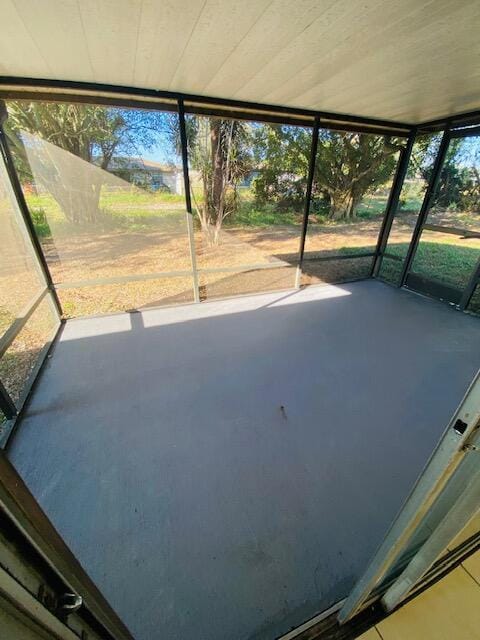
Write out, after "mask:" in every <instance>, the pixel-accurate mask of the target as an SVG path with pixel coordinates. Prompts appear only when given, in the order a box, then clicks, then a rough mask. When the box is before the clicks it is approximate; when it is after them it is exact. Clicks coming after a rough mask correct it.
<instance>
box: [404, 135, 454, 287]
mask: <svg viewBox="0 0 480 640" xmlns="http://www.w3.org/2000/svg"><path fill="white" fill-rule="evenodd" d="M449 144H450V124H448V125H447V128H446V129H445V131H444V133H443V137H442V141H441V143H440V148H439V150H438V153H437V158H436V160H435V164H434V167H433V171H432V175H431V176H430V181H429V184H428V187H427V191H426V193H425V197H424V198H423V202H422V207H421V209H420V213H419V214H418V218H417V224H416V225H415V229H414V232H413V235H412V240H411V242H410V246H409V247H408V252H407V255H406V257H405V261H404V263H403V270H402V277H401V279H400V285H399V286H401V287H402V286H403V285H404V284H405V281H406V279H407V276H408V274H409V272H410V268H411V266H412V263H413V260H414V258H415V253H416V252H417V247H418V242H419V240H420V236H421V235H422V231H423V226H424V224H425V221H426V219H427V216H428V212H429V211H430V207H431V204H432V201H433V198H434V196H435V194H436V192H437V188H438V183H439V181H440V173H441V171H442V167H443V163H444V161H445V157H446V155H447V150H448V145H449Z"/></svg>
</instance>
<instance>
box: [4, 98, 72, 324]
mask: <svg viewBox="0 0 480 640" xmlns="http://www.w3.org/2000/svg"><path fill="white" fill-rule="evenodd" d="M7 118H8V113H7V108H6V106H5V103H4V102H2V101H1V100H0V154H1V155H2V157H3V160H4V162H5V167H6V169H7V174H8V177H9V180H10V184H11V186H12V189H13V193H14V195H15V198H16V200H17V204H18V208H19V211H20V214H21V216H22V218H23V221H24V223H25V226H26V228H27V233H28V237H29V240H30V242H31V244H32V247H33V250H34V253H35V257H36V259H37V262H38V264H39V266H40V270H41V273H42V275H43V277H44V278H45V283H46V285H47V287H48V289H49V291H50V294H51V298H52V301H53V305H54V308H55V312H56V314H57V320H60V319H61V317H62V313H63V312H62V306H61V304H60V300H59V298H58V295H57V292H56V290H55V285H54V284H53V280H52V275H51V273H50V269H49V268H48V264H47V261H46V259H45V256H44V254H43V250H42V247H41V245H40V242H39V240H38V236H37V233H36V231H35V226H34V224H33V221H32V218H31V216H30V210H29V208H28V205H27V203H26V200H25V196H24V195H23V190H22V186H21V184H20V180H19V178H18V174H17V170H16V169H15V164H14V162H13V158H12V154H11V152H10V149H9V146H8V142H7V136H6V134H5V131H4V129H3V124H4V122H5V121H6V120H7Z"/></svg>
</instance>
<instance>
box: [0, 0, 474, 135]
mask: <svg viewBox="0 0 480 640" xmlns="http://www.w3.org/2000/svg"><path fill="white" fill-rule="evenodd" d="M0 11H1V13H0V15H1V24H2V27H1V34H0V75H4V76H19V77H32V78H48V79H60V80H76V81H87V82H98V83H109V84H118V85H124V86H134V87H140V88H151V89H163V90H173V91H180V92H184V93H196V94H202V95H208V96H215V97H222V98H234V99H238V100H248V101H254V102H264V103H269V104H278V105H287V106H293V107H302V108H310V109H316V110H325V111H332V112H337V113H348V114H353V115H357V116H365V117H377V118H384V119H390V120H396V121H399V122H407V123H418V122H423V121H426V120H430V119H434V118H437V117H443V116H446V115H452V114H455V113H462V112H465V111H470V110H473V109H477V108H479V107H480V64H479V62H480V38H479V37H478V32H479V28H480V3H479V1H478V0H401V1H399V0H362V1H361V2H359V1H358V0H41V1H38V0H0Z"/></svg>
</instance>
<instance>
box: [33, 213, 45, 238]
mask: <svg viewBox="0 0 480 640" xmlns="http://www.w3.org/2000/svg"><path fill="white" fill-rule="evenodd" d="M30 215H31V217H32V222H33V226H34V227H35V231H36V232H37V235H38V236H40V237H41V238H44V237H45V236H49V235H50V227H49V226H48V220H47V216H46V214H45V210H44V209H42V208H39V209H33V208H32V209H30Z"/></svg>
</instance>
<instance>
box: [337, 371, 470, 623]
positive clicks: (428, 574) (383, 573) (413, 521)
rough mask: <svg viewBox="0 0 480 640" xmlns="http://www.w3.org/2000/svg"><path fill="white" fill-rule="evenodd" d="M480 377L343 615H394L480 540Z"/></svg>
mask: <svg viewBox="0 0 480 640" xmlns="http://www.w3.org/2000/svg"><path fill="white" fill-rule="evenodd" d="M479 450H480V372H479V374H477V377H476V379H475V380H474V381H473V383H472V385H471V387H470V389H469V390H468V392H467V394H466V395H465V397H464V399H463V401H462V402H461V404H460V406H459V408H458V409H457V411H456V412H455V414H454V416H453V418H452V420H451V422H450V424H449V425H448V427H447V429H446V431H445V433H444V434H443V436H442V439H441V440H440V442H439V444H438V446H437V448H436V450H435V451H434V453H433V455H432V457H431V459H430V461H429V462H428V464H427V465H426V467H425V469H424V471H423V473H422V474H421V476H420V477H419V479H418V480H417V483H416V485H415V486H414V488H413V490H412V492H411V494H410V496H409V497H408V499H407V500H406V502H405V504H404V506H403V508H402V509H401V511H400V513H399V514H398V516H397V518H396V520H395V521H394V523H393V524H392V526H391V528H390V530H389V532H388V533H387V535H386V537H385V539H384V541H383V543H382V544H381V546H380V547H379V549H378V551H377V553H376V554H375V556H374V557H373V559H372V560H371V562H370V564H369V566H368V567H367V568H366V571H365V573H364V574H363V576H362V577H361V578H360V580H359V581H358V582H357V584H356V585H355V587H354V588H353V590H352V592H351V593H350V595H349V597H348V598H347V600H346V602H345V604H344V605H343V607H342V609H341V611H340V613H339V616H338V618H339V621H340V622H341V623H343V622H346V621H347V620H349V619H350V618H352V617H353V616H355V615H356V614H357V613H359V612H360V611H362V610H363V609H364V608H365V607H367V606H368V605H370V604H372V603H373V602H375V601H378V600H380V599H381V601H382V604H383V606H384V608H385V609H386V610H387V611H391V610H393V609H394V608H395V607H396V606H398V605H399V604H400V603H401V602H402V601H403V600H405V598H407V597H408V596H409V595H411V594H413V593H414V592H415V590H416V589H417V588H419V586H421V585H424V584H428V581H429V580H431V579H433V578H434V577H435V575H438V573H439V572H440V571H444V570H445V568H446V567H448V563H449V562H452V563H453V561H455V560H457V561H458V558H461V557H463V555H465V554H466V553H468V551H469V550H471V549H473V548H475V547H476V545H478V541H479V540H480V517H479V506H480V465H479V464H478V456H479Z"/></svg>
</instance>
